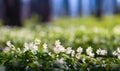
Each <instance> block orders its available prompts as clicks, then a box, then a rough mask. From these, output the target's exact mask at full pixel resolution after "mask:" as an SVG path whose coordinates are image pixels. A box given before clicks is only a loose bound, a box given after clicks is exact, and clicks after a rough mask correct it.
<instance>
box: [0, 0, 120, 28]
mask: <svg viewBox="0 0 120 71" xmlns="http://www.w3.org/2000/svg"><path fill="white" fill-rule="evenodd" d="M115 14H117V15H118V14H120V0H0V19H1V20H2V21H3V23H4V24H5V25H10V24H11V22H12V24H13V25H18V26H21V25H22V24H21V20H27V19H30V18H32V17H33V16H37V18H38V19H39V21H40V22H49V21H51V20H53V19H55V18H59V17H70V18H76V17H89V16H95V17H97V18H99V19H100V18H101V17H102V16H113V15H115Z"/></svg>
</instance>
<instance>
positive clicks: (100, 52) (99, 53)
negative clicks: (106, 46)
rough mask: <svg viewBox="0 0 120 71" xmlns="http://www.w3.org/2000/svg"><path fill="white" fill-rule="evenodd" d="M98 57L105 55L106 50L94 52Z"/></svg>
mask: <svg viewBox="0 0 120 71" xmlns="http://www.w3.org/2000/svg"><path fill="white" fill-rule="evenodd" d="M96 53H97V54H98V55H106V54H107V51H106V50H101V49H100V48H99V49H98V50H97V51H96Z"/></svg>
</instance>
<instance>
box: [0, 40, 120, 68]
mask: <svg viewBox="0 0 120 71" xmlns="http://www.w3.org/2000/svg"><path fill="white" fill-rule="evenodd" d="M6 44H7V47H5V48H4V49H3V54H4V53H5V54H6V53H9V54H10V55H12V56H13V60H16V61H18V62H17V63H19V64H18V65H20V64H21V63H22V62H23V63H27V64H26V65H27V66H26V67H25V68H26V69H28V70H29V69H30V68H31V66H33V67H35V66H34V65H36V66H37V67H38V68H41V70H42V69H43V66H44V67H46V66H50V67H51V66H53V68H55V67H54V66H56V65H57V66H58V70H59V69H60V70H63V69H65V70H69V69H71V66H73V70H76V69H79V66H80V67H86V66H84V64H88V66H89V63H90V64H93V65H94V66H95V67H97V65H100V66H101V67H104V68H105V67H106V65H107V63H109V62H107V61H109V57H108V59H107V58H106V59H105V57H104V56H107V55H108V51H107V50H105V49H101V48H99V49H97V50H96V51H93V47H91V46H90V47H88V48H87V49H85V51H86V52H85V51H84V48H82V47H78V48H77V49H74V48H73V47H64V46H63V45H62V44H61V42H60V40H57V41H55V44H54V46H53V47H51V48H50V47H48V45H47V44H46V43H41V41H40V40H39V39H36V40H35V41H34V42H31V43H24V48H23V49H20V48H16V47H15V46H14V45H13V44H12V43H11V41H7V42H6ZM40 45H42V46H40ZM41 51H42V52H41ZM112 54H113V56H117V58H116V57H112V58H111V59H110V61H111V60H112V59H113V63H114V64H116V63H117V62H118V61H119V60H120V48H119V47H118V48H117V49H116V50H115V51H113V53H112ZM97 56H98V57H97ZM1 57H3V56H1ZM1 57H0V58H1ZM21 58H22V59H21ZM1 59H2V58H1ZM6 59H7V58H6ZM17 59H18V60H17ZM19 60H21V61H20V62H19ZM114 60H116V61H117V60H118V61H117V62H116V63H115V61H114ZM25 61H26V62H25ZM8 62H9V61H8ZM46 62H47V63H46ZM2 63H3V65H4V63H5V62H2ZM12 64H14V61H13V63H12ZM21 65H23V64H21ZM81 65H83V66H81ZM74 67H75V68H74ZM48 68H49V67H46V69H48ZM91 68H92V67H91ZM85 69H87V68H85ZM55 70H56V68H55Z"/></svg>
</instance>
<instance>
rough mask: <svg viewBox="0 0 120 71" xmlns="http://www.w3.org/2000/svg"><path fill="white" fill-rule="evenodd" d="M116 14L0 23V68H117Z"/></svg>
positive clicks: (64, 70) (119, 56)
mask: <svg viewBox="0 0 120 71" xmlns="http://www.w3.org/2000/svg"><path fill="white" fill-rule="evenodd" d="M119 30H120V21H119V16H114V17H104V18H103V19H102V20H98V19H96V18H94V17H90V18H75V19H71V18H60V19H57V20H55V21H53V22H51V23H47V24H39V23H38V22H35V19H32V20H28V21H26V22H25V26H24V27H22V28H17V27H14V28H11V27H3V26H1V27H0V51H1V53H0V65H1V66H0V69H1V70H2V69H3V70H6V71H46V70H48V71H96V70H98V71H119V70H120V68H119V67H120V31H119Z"/></svg>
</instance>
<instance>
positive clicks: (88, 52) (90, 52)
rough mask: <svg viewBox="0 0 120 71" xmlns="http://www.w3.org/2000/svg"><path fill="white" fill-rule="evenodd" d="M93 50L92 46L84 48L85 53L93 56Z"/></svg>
mask: <svg viewBox="0 0 120 71" xmlns="http://www.w3.org/2000/svg"><path fill="white" fill-rule="evenodd" d="M92 52H93V50H92V48H91V47H88V48H87V49H86V53H87V55H89V56H90V57H94V55H95V54H94V53H92Z"/></svg>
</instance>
